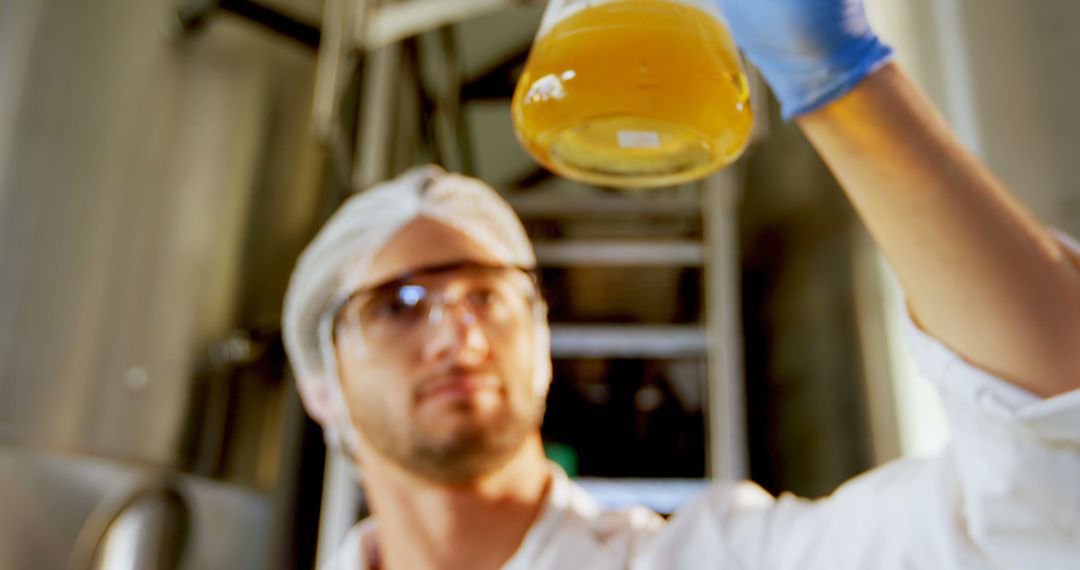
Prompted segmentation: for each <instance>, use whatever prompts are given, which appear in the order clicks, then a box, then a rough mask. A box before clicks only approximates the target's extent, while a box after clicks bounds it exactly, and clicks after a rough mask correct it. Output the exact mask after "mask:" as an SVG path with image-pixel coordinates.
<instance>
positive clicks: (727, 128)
mask: <svg viewBox="0 0 1080 570" xmlns="http://www.w3.org/2000/svg"><path fill="white" fill-rule="evenodd" d="M513 115H514V127H515V129H516V131H517V135H518V139H519V140H520V141H521V143H522V145H524V147H525V148H526V150H528V151H529V153H530V154H531V155H532V156H533V157H534V158H535V159H536V160H537V161H539V162H540V163H541V164H543V165H544V166H546V167H547V168H549V169H550V170H552V171H554V172H555V173H557V174H560V175H562V176H566V177H568V178H572V179H576V180H580V181H583V182H587V183H591V184H597V185H602V186H618V187H655V186H669V185H674V184H679V183H682V182H687V181H690V180H694V179H697V178H701V177H703V176H705V175H707V174H709V173H711V172H713V171H715V170H718V169H719V168H721V167H723V166H726V165H727V164H730V163H731V162H733V161H734V160H735V159H736V158H738V157H739V155H740V154H741V153H742V151H743V149H744V148H745V147H746V143H747V140H748V138H749V135H750V127H751V123H752V114H751V111H750V100H749V92H748V90H747V82H746V76H745V74H744V73H743V71H742V67H741V65H740V63H739V59H738V55H737V52H736V49H735V43H734V42H733V41H732V39H731V36H730V35H729V33H728V31H727V30H726V29H725V28H724V26H723V24H721V23H720V22H718V21H717V20H716V19H715V18H714V17H713V16H711V15H709V14H707V13H705V12H703V11H701V10H699V9H696V8H692V7H689V6H686V5H682V4H677V3H672V2H664V1H661V0H616V1H612V2H607V3H601V4H598V5H595V6H592V7H589V8H585V9H584V10H581V11H579V12H577V13H575V14H573V15H570V16H569V17H567V18H566V19H564V20H562V21H560V22H558V23H557V24H555V25H554V26H553V27H552V28H551V29H550V31H548V32H547V33H546V34H545V35H543V36H542V37H541V38H539V39H538V41H537V42H536V44H535V45H534V46H533V50H532V52H531V53H530V55H529V61H528V64H527V65H526V68H525V71H524V74H523V75H522V77H521V79H520V81H519V82H518V85H517V89H516V92H515V93H514V102H513Z"/></svg>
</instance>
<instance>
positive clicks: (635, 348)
mask: <svg viewBox="0 0 1080 570" xmlns="http://www.w3.org/2000/svg"><path fill="white" fill-rule="evenodd" d="M868 5H869V10H870V12H871V19H872V20H873V22H874V23H875V25H876V28H877V29H878V31H879V33H880V34H881V35H882V36H884V37H885V39H886V40H887V41H889V42H890V43H892V44H893V45H894V46H895V47H896V48H897V50H898V52H899V54H900V60H901V62H902V63H903V64H904V65H905V66H906V67H907V69H908V70H909V72H910V73H911V74H912V75H914V76H915V78H916V79H917V81H918V82H919V83H920V84H921V85H922V86H923V87H924V88H925V89H926V90H927V92H928V93H929V94H930V96H931V98H932V99H934V101H935V102H936V103H937V104H938V105H939V107H940V108H941V109H942V111H943V112H944V113H945V114H946V116H947V117H948V119H949V121H950V122H951V123H952V124H953V126H954V127H955V128H956V129H957V131H958V132H959V133H960V135H961V137H962V138H963V140H964V142H965V143H966V144H967V145H968V146H969V147H970V148H972V149H973V150H974V151H975V152H976V153H977V154H978V155H979V156H981V157H982V158H984V159H985V160H986V161H987V162H988V163H989V164H990V166H991V167H992V168H993V170H994V171H995V172H996V173H997V174H998V175H1000V176H1001V177H1002V178H1003V179H1004V180H1005V181H1006V183H1007V184H1008V185H1009V186H1010V187H1011V188H1012V189H1013V191H1014V192H1015V193H1016V194H1018V195H1019V197H1020V198H1021V200H1022V201H1023V202H1025V203H1026V204H1027V205H1028V206H1029V207H1030V208H1031V209H1033V210H1034V211H1035V213H1036V214H1037V215H1038V216H1039V217H1040V218H1041V219H1042V220H1043V221H1045V222H1046V223H1048V224H1051V225H1054V226H1056V227H1059V228H1061V229H1063V230H1065V231H1068V232H1070V233H1072V234H1074V235H1076V234H1080V194H1078V193H1077V192H1076V191H1075V180H1076V178H1077V175H1078V174H1080V162H1078V161H1077V160H1076V157H1077V156H1080V111H1078V107H1077V103H1076V102H1077V101H1080V74H1077V73H1075V71H1074V69H1075V64H1074V63H1073V61H1074V60H1075V59H1076V56H1077V54H1078V53H1080V4H1078V3H1076V2H1074V1H1072V0H1042V1H1040V2H1034V3H1033V2H1022V1H1020V0H978V1H976V0H903V1H901V0H869V1H868ZM542 11H543V3H542V2H528V1H511V0H461V1H456V2H446V1H445V0H411V1H401V2H389V1H378V0H324V1H323V0H257V1H247V0H184V1H178V0H97V1H95V2H74V1H71V0H0V505H3V508H2V509H0V568H4V569H8V568H11V569H20V570H21V569H31V568H33V569H49V568H90V567H108V568H176V567H180V568H193V569H203V568H237V569H240V568H253V569H255V568H259V569H261V568H310V567H312V565H313V564H314V562H315V560H316V558H317V557H318V556H319V552H320V551H325V549H326V548H328V547H332V546H333V545H334V544H336V541H337V540H339V539H340V537H341V536H342V534H343V533H344V530H345V529H347V528H348V526H349V525H350V524H352V522H354V521H355V520H356V518H357V517H359V516H363V514H364V511H365V509H364V504H363V498H362V497H361V496H360V495H359V493H358V492H357V491H356V490H355V488H354V486H353V485H352V484H351V483H350V482H349V480H348V475H347V473H346V470H345V469H344V468H343V461H342V459H341V458H340V457H335V456H334V455H333V454H330V455H328V454H327V453H326V450H325V448H324V447H323V443H322V435H321V433H320V431H319V429H318V427H317V426H316V425H314V424H313V423H312V422H311V421H310V420H308V419H307V418H306V417H305V415H304V414H303V411H302V409H301V407H300V404H299V401H298V398H297V395H296V393H295V390H294V388H293V380H292V378H291V376H290V371H289V368H288V365H287V363H286V361H285V357H284V354H283V350H282V347H281V341H280V338H279V334H280V328H279V324H278V323H279V318H280V311H281V303H282V297H283V294H284V290H285V283H286V280H287V278H288V275H289V272H290V271H291V269H292V265H293V263H294V261H295V258H296V256H297V254H298V253H299V251H300V250H301V249H302V248H303V246H304V245H305V244H306V242H307V240H309V239H310V238H311V236H312V235H313V234H314V232H315V230H316V229H317V228H318V227H319V225H320V224H321V222H322V221H323V220H324V219H325V218H326V217H327V216H328V215H329V213H330V212H331V211H332V210H333V208H334V207H335V206H336V205H337V204H338V203H340V202H341V200H343V199H344V198H345V197H346V196H347V195H348V194H349V193H350V192H353V191H357V190H362V189H363V188H366V187H368V186H369V185H371V184H372V183H374V182H377V181H379V180H383V179H386V178H389V177H392V176H394V175H396V174H397V173H399V172H401V171H403V170H404V169H406V168H407V167H409V166H410V165H413V164H417V163H426V162H437V163H440V164H442V165H444V166H445V167H447V168H448V169H450V170H456V171H461V172H465V173H467V174H471V175H473V176H477V177H480V178H482V179H484V180H485V181H487V182H489V183H491V184H492V185H493V186H494V187H495V188H497V189H498V190H499V191H500V192H502V193H503V194H504V195H505V196H506V197H507V199H508V200H510V202H511V203H512V204H513V205H514V207H515V208H516V209H517V211H518V212H519V214H520V215H521V216H522V218H523V219H524V221H525V224H526V227H527V229H528V230H529V233H530V235H531V236H532V237H533V239H534V240H535V241H536V246H537V253H538V256H539V258H540V262H541V265H542V269H543V271H542V276H543V283H544V288H545V290H546V293H547V295H548V297H549V301H550V304H551V308H552V314H551V317H552V321H553V326H554V335H553V354H554V358H555V380H554V384H553V386H552V389H551V395H550V399H549V405H548V415H547V418H546V420H545V426H544V435H545V438H546V440H547V445H548V451H549V454H550V455H551V457H552V458H553V459H555V460H557V461H559V462H560V463H561V464H563V465H564V466H565V467H566V468H567V470H568V471H570V472H571V474H572V475H574V476H576V477H578V478H579V479H580V480H581V481H583V482H584V483H585V484H586V485H587V486H590V488H592V489H593V490H594V491H595V492H596V493H598V495H600V496H601V498H602V499H603V500H604V501H605V502H607V503H609V504H620V503H621V502H625V501H635V502H645V503H646V504H649V505H650V506H653V507H654V508H656V509H658V510H660V511H661V512H669V511H670V509H672V508H673V507H674V506H675V505H676V504H678V503H679V502H680V501H682V500H684V499H685V498H686V497H687V496H689V495H691V494H693V493H694V492H697V491H698V490H700V489H701V486H702V485H703V484H705V482H706V481H708V480H711V479H723V478H751V479H753V480H755V481H757V482H759V483H760V484H762V485H763V486H764V487H765V488H766V489H768V490H770V491H772V492H779V491H781V490H791V491H795V492H797V493H800V494H803V495H807V496H812V497H814V496H822V495H825V494H828V493H829V492H830V491H832V490H833V489H834V488H835V487H836V486H837V485H838V484H839V483H841V482H842V481H844V480H845V479H847V478H849V477H851V476H853V475H855V474H857V473H859V472H861V471H864V470H866V469H868V468H870V467H872V466H874V465H878V464H880V463H883V462H885V461H888V460H890V459H893V458H896V457H899V456H902V455H913V454H914V455H918V454H929V453H933V452H934V451H935V450H936V449H937V448H939V447H940V446H941V445H942V444H943V442H944V441H945V439H946V438H947V433H946V430H945V427H944V425H943V421H942V419H941V417H940V413H939V411H938V410H937V403H936V401H935V400H934V397H933V396H932V395H930V394H928V393H927V391H928V388H927V387H926V386H925V385H923V384H922V383H921V382H920V381H919V379H918V378H917V373H916V372H915V371H914V370H913V369H912V365H911V363H910V361H909V360H908V357H907V355H906V354H905V353H904V351H903V347H902V346H901V345H900V342H899V338H898V330H899V329H898V327H899V321H900V319H901V318H902V312H901V311H902V308H901V307H902V300H901V298H900V294H899V291H898V289H897V287H896V285H895V282H894V281H893V280H892V277H891V276H890V274H889V270H888V267H887V266H886V264H885V263H884V261H883V260H882V259H881V257H880V255H879V254H878V252H877V251H876V250H875V248H874V246H873V244H872V243H871V242H870V241H869V239H868V237H867V236H866V235H865V233H864V230H863V229H862V228H861V226H860V224H859V222H858V220H857V219H856V217H855V215H854V213H853V212H852V210H851V208H850V207H849V205H848V204H847V202H846V200H845V199H844V197H843V196H842V195H841V193H840V191H839V189H838V187H837V185H836V183H835V182H834V181H833V179H832V178H831V176H830V175H829V173H828V171H827V170H826V168H825V167H824V166H823V165H822V163H821V162H820V161H819V160H818V158H817V157H816V155H815V154H814V153H813V151H812V149H811V148H810V147H809V145H808V143H807V142H806V141H805V140H804V139H803V137H802V136H801V134H800V133H799V132H798V130H797V129H796V128H795V127H794V126H793V125H791V124H785V123H783V122H782V121H780V120H779V118H778V113H777V111H776V109H775V106H774V105H773V103H772V102H771V100H770V98H769V95H768V93H767V90H766V88H765V87H764V85H763V84H762V83H761V82H760V81H757V80H754V83H753V89H754V105H755V111H756V119H755V120H756V121H757V124H756V125H755V135H754V141H753V143H752V146H751V147H750V149H749V151H748V152H747V154H746V155H745V156H744V158H743V159H742V160H740V161H739V162H738V163H737V164H736V165H734V166H732V167H730V168H728V169H726V170H724V171H722V172H721V173H719V174H717V175H715V176H713V177H711V178H709V179H707V180H705V181H703V182H701V183H697V184H691V185H686V186H682V187H678V188H670V189H663V190H649V191H618V192H616V191H613V190H610V189H604V188H595V187H589V186H584V185H580V184H576V183H571V182H568V181H565V180H562V179H559V178H557V177H554V176H551V175H550V174H548V173H547V172H545V171H543V170H542V169H540V168H539V167H538V166H536V164H535V163H534V162H532V160H530V159H529V158H528V156H527V155H526V154H525V153H524V151H522V150H521V148H520V147H519V146H518V144H517V142H516V141H515V139H514V133H513V130H512V125H511V119H510V113H509V105H510V96H511V94H512V92H513V88H514V84H515V82H516V80H517V76H518V74H519V73H520V71H521V69H522V67H523V66H524V62H525V58H526V56H527V53H528V48H529V45H530V43H531V42H532V39H533V35H534V34H535V33H536V29H537V26H538V24H539V19H540V15H541V13H542ZM751 75H753V74H751ZM913 223H917V222H916V221H913Z"/></svg>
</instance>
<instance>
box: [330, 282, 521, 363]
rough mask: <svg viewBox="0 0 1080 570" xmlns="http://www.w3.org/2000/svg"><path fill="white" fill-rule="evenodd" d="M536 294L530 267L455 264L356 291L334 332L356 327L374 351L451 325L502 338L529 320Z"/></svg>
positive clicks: (343, 306)
mask: <svg viewBox="0 0 1080 570" xmlns="http://www.w3.org/2000/svg"><path fill="white" fill-rule="evenodd" d="M537 295H538V293H537V286H536V278H535V275H534V274H533V273H532V272H531V271H530V270H529V269H527V268H523V267H515V266H502V265H487V264H482V263H475V262H462V263H451V264H446V265H439V266H435V267H428V268H424V269H422V270H420V271H417V272H415V273H411V274H409V275H406V276H404V277H399V278H396V279H394V280H392V281H389V282H386V283H382V284H379V285H376V286H374V287H368V288H364V289H361V290H358V291H355V292H353V293H352V294H350V295H349V296H348V297H347V298H345V299H343V300H342V301H341V302H340V303H339V305H338V308H337V310H336V311H335V312H334V315H335V327H334V328H335V331H336V334H337V336H340V332H341V331H342V330H343V329H345V328H349V327H352V328H353V329H354V332H359V333H360V335H361V338H363V339H364V342H365V344H366V345H369V346H372V347H374V348H382V347H390V346H395V345H402V346H404V345H411V344H414V343H423V342H426V341H428V340H429V339H430V338H431V334H432V333H433V331H435V330H437V329H438V328H439V327H441V326H445V325H446V324H448V323H459V324H462V325H468V326H474V325H475V326H480V327H482V328H483V329H484V332H485V333H487V334H488V335H500V334H503V333H506V332H509V331H511V330H513V327H514V326H515V325H516V324H518V323H520V322H522V321H523V320H525V319H528V318H529V315H530V312H531V307H532V303H533V302H534V301H535V300H536V298H537ZM403 343H404V344H403Z"/></svg>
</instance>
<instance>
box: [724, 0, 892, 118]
mask: <svg viewBox="0 0 1080 570" xmlns="http://www.w3.org/2000/svg"><path fill="white" fill-rule="evenodd" d="M715 2H716V4H717V5H718V6H719V7H720V10H721V11H722V12H723V13H724V17H725V18H726V19H727V21H728V24H729V25H730V26H731V33H732V35H734V36H735V42H736V43H738V44H739V47H741V48H742V49H743V51H744V52H745V53H746V56H747V57H748V58H749V59H750V61H751V62H753V63H754V65H756V66H757V67H758V69H760V70H761V73H762V74H763V75H764V76H765V80H766V81H768V83H769V85H770V86H771V87H772V89H773V93H774V94H775V95H776V98H777V99H779V100H780V107H781V110H782V112H783V115H784V119H785V120H790V119H792V118H794V117H797V116H799V115H802V114H805V113H808V112H810V111H813V110H815V109H818V108H820V107H822V106H824V105H825V104H827V103H829V102H830V101H833V100H835V99H837V98H839V97H840V96H842V95H844V94H845V93H847V92H848V91H851V90H852V89H853V88H854V87H855V86H856V85H858V83H859V82H860V81H862V79H863V78H865V77H866V76H867V75H870V74H871V73H873V72H875V71H877V70H878V69H880V68H881V67H882V66H883V65H885V64H886V63H888V62H889V61H890V60H891V59H892V49H890V48H889V46H887V45H885V44H883V43H881V40H879V39H878V37H877V36H876V35H874V32H873V30H871V29H870V25H869V24H868V23H867V21H866V14H865V13H864V12H863V3H862V0H715Z"/></svg>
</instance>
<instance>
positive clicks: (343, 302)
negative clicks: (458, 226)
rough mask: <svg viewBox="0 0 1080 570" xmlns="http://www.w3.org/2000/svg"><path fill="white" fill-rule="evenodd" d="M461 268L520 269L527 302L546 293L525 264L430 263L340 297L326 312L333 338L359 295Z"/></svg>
mask: <svg viewBox="0 0 1080 570" xmlns="http://www.w3.org/2000/svg"><path fill="white" fill-rule="evenodd" d="M460 269H489V270H512V271H518V272H520V273H522V274H524V275H525V276H526V277H528V278H529V284H530V285H531V289H532V291H531V292H529V293H526V294H525V296H526V299H525V301H526V303H527V304H529V305H531V306H535V303H536V302H537V301H542V300H543V298H544V295H543V293H542V291H541V287H540V279H539V275H538V272H537V269H536V268H535V267H527V266H524V265H506V264H498V263H484V262H479V261H453V262H450V263H441V264H436V265H430V266H427V267H420V268H418V269H414V270H412V271H409V272H406V273H405V274H403V275H399V276H397V277H394V278H392V279H387V280H386V281H382V282H380V283H376V284H374V285H369V286H367V287H362V288H360V289H357V290H355V291H353V292H351V293H349V294H347V295H342V296H340V297H339V299H338V301H337V302H336V303H334V304H333V305H332V309H331V310H328V311H327V312H326V314H328V315H330V316H331V338H332V339H333V340H334V341H335V342H336V341H337V327H338V326H339V325H340V324H341V320H342V317H343V315H344V311H345V308H346V307H347V306H348V305H349V303H351V302H352V301H353V300H354V299H356V298H357V297H360V296H363V295H369V294H371V293H373V292H375V291H378V290H380V289H389V288H397V287H402V286H404V285H406V284H407V283H408V282H409V281H412V280H414V279H417V278H418V277H421V276H428V275H438V274H441V273H449V272H452V271H457V270H460Z"/></svg>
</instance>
